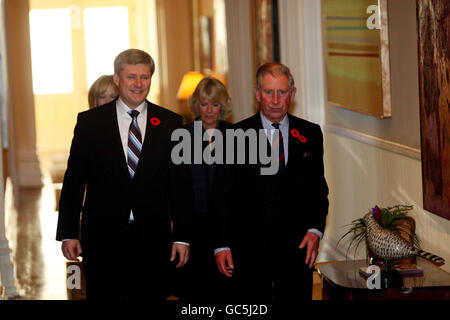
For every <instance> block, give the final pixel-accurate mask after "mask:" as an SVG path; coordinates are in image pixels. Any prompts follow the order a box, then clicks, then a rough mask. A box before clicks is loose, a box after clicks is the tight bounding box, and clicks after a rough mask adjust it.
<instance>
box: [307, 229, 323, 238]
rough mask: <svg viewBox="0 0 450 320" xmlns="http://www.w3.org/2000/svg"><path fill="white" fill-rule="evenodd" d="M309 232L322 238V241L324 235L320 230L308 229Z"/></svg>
mask: <svg viewBox="0 0 450 320" xmlns="http://www.w3.org/2000/svg"><path fill="white" fill-rule="evenodd" d="M307 232H311V233H314V234H315V235H317V236H318V237H319V238H320V240H322V237H323V233H322V232H320V231H319V230H317V229H308V231H307Z"/></svg>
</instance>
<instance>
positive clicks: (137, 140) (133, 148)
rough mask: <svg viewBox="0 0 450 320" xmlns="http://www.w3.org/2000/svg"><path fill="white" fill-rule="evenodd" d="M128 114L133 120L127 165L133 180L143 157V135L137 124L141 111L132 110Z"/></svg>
mask: <svg viewBox="0 0 450 320" xmlns="http://www.w3.org/2000/svg"><path fill="white" fill-rule="evenodd" d="M128 114H129V115H130V116H131V118H132V120H131V124H130V128H129V129H128V152H127V155H128V159H127V163H128V171H129V172H130V177H131V178H133V177H134V174H135V172H136V168H137V165H138V162H139V156H140V155H141V150H142V135H141V130H140V129H139V125H138V122H137V117H138V115H139V111H136V110H131V111H128Z"/></svg>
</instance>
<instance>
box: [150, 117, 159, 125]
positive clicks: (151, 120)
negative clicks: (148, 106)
mask: <svg viewBox="0 0 450 320" xmlns="http://www.w3.org/2000/svg"><path fill="white" fill-rule="evenodd" d="M150 123H151V124H152V125H154V126H159V125H160V124H161V120H159V119H158V118H156V117H153V118H151V119H150Z"/></svg>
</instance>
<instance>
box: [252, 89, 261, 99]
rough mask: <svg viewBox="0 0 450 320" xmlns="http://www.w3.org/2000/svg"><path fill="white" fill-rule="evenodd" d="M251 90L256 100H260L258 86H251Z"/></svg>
mask: <svg viewBox="0 0 450 320" xmlns="http://www.w3.org/2000/svg"><path fill="white" fill-rule="evenodd" d="M253 92H254V93H255V98H256V101H258V102H261V92H260V91H259V89H258V87H253Z"/></svg>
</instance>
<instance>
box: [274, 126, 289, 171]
mask: <svg viewBox="0 0 450 320" xmlns="http://www.w3.org/2000/svg"><path fill="white" fill-rule="evenodd" d="M272 126H273V127H274V128H275V129H280V124H279V123H272ZM277 144H278V145H279V147H278V154H279V156H278V165H279V167H278V172H279V173H283V171H284V169H285V168H286V164H285V160H284V142H283V134H282V133H281V130H279V134H278V140H277V141H273V143H272V149H273V148H274V147H275V146H276V145H277Z"/></svg>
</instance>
